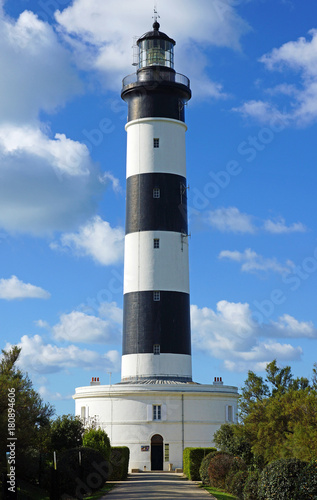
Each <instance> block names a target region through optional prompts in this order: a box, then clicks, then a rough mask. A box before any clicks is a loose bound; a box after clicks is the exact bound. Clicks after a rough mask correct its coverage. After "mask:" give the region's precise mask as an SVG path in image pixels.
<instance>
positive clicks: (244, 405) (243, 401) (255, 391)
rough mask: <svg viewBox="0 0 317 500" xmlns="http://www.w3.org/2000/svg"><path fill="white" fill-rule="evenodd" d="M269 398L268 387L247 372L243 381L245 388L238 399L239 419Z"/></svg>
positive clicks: (251, 373)
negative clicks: (246, 376)
mask: <svg viewBox="0 0 317 500" xmlns="http://www.w3.org/2000/svg"><path fill="white" fill-rule="evenodd" d="M269 396H270V391H269V387H268V385H267V384H266V383H265V382H264V381H263V378H262V377H259V376H258V375H256V374H255V373H254V372H253V371H251V370H249V371H248V378H247V380H246V381H245V386H244V387H243V388H242V390H241V396H240V398H239V408H240V417H241V418H242V419H243V418H244V417H245V416H247V415H248V414H249V413H250V412H251V411H252V409H253V407H254V405H256V404H258V403H260V402H262V401H263V400H264V399H265V398H268V397H269Z"/></svg>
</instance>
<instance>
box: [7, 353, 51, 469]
mask: <svg viewBox="0 0 317 500" xmlns="http://www.w3.org/2000/svg"><path fill="white" fill-rule="evenodd" d="M20 353H21V349H20V348H19V347H17V346H13V347H12V348H11V349H10V350H8V351H5V350H3V351H2V357H1V360H0V450H1V451H0V467H1V472H2V471H5V470H6V455H5V451H6V450H7V443H8V441H7V439H8V437H9V435H8V432H9V431H11V432H12V434H11V437H15V438H16V445H15V446H16V449H15V455H16V470H17V476H18V477H21V476H22V477H24V475H25V473H26V466H27V465H28V460H26V459H25V457H26V456H27V455H30V454H32V453H34V450H39V451H40V450H41V447H42V446H43V443H44V442H45V436H47V433H48V430H49V427H50V419H51V417H52V415H53V414H54V411H55V410H54V408H53V407H52V406H51V405H50V404H46V403H44V402H43V400H42V398H41V397H40V395H39V394H38V393H37V392H36V391H35V390H34V388H33V384H32V382H31V380H30V379H29V377H28V375H27V374H25V373H23V372H22V371H21V370H20V369H19V368H17V366H16V365H17V361H18V359H19V356H20ZM9 395H11V397H9ZM9 415H10V422H11V427H10V428H8V423H9V418H8V417H9Z"/></svg>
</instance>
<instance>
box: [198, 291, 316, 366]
mask: <svg viewBox="0 0 317 500" xmlns="http://www.w3.org/2000/svg"><path fill="white" fill-rule="evenodd" d="M290 318H291V317H288V318H287V321H288V325H292V326H293V328H294V330H296V328H297V332H299V331H305V328H306V324H304V323H300V322H297V324H295V323H296V320H295V319H294V318H292V320H293V321H292V320H291V319H290ZM283 321H285V318H284V317H283V318H280V319H279V321H278V322H277V323H274V322H271V323H270V324H269V325H259V324H258V323H257V322H256V321H254V320H253V318H252V311H251V309H250V306H249V304H241V303H230V302H227V301H225V300H223V301H221V302H218V304H217V310H216V311H213V310H212V309H209V308H207V307H204V308H202V309H199V308H198V307H197V306H195V305H193V306H191V325H192V340H193V346H194V348H196V349H198V350H201V351H203V352H207V353H208V354H209V355H210V356H212V357H215V358H217V359H220V360H222V361H223V363H224V366H225V367H226V368H227V369H229V370H232V371H247V370H250V369H253V370H263V369H264V368H265V366H266V364H267V363H269V362H270V361H272V360H273V359H278V360H281V361H292V360H297V359H300V357H301V354H302V349H301V347H299V346H297V347H294V346H292V345H291V344H281V343H279V342H276V341H273V340H263V338H262V337H267V336H268V334H270V336H272V337H278V336H281V337H287V335H286V334H285V332H281V326H280V325H281V323H282V322H283ZM305 335H306V336H307V332H305ZM288 337H291V338H293V337H294V335H292V334H291V335H288Z"/></svg>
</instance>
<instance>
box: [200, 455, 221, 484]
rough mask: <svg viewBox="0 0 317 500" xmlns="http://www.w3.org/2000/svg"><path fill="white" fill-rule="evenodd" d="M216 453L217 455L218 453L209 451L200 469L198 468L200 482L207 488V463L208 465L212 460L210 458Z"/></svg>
mask: <svg viewBox="0 0 317 500" xmlns="http://www.w3.org/2000/svg"><path fill="white" fill-rule="evenodd" d="M216 453H218V452H217V451H211V452H210V453H208V455H206V456H205V457H204V458H203V459H202V461H201V464H200V467H199V475H200V479H201V480H202V483H203V484H204V485H206V486H209V474H208V467H209V463H210V460H211V459H212V457H214V456H215V455H216Z"/></svg>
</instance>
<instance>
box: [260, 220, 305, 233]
mask: <svg viewBox="0 0 317 500" xmlns="http://www.w3.org/2000/svg"><path fill="white" fill-rule="evenodd" d="M264 229H265V230H266V231H267V232H269V233H273V234H286V233H305V232H306V231H307V228H306V227H305V226H304V224H302V223H301V222H294V223H293V224H291V225H290V226H287V224H286V222H285V219H283V217H279V218H278V219H277V220H275V221H272V220H269V219H268V220H266V221H265V222H264Z"/></svg>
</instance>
